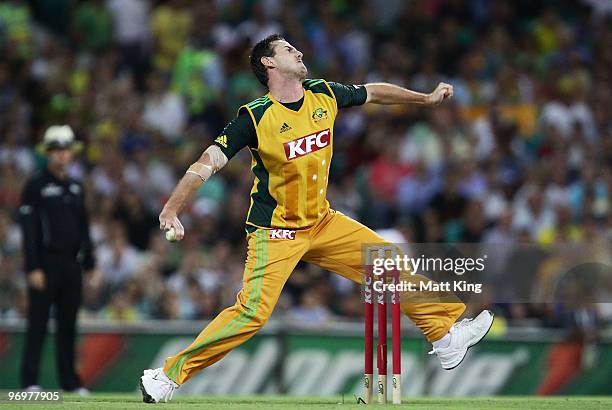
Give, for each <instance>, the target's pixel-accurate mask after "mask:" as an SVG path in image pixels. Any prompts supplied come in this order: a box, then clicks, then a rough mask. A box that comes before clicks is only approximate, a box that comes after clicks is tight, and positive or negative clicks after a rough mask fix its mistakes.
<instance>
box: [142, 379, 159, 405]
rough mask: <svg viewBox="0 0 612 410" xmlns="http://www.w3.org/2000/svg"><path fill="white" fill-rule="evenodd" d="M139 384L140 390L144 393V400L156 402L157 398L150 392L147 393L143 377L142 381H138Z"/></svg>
mask: <svg viewBox="0 0 612 410" xmlns="http://www.w3.org/2000/svg"><path fill="white" fill-rule="evenodd" d="M138 386H139V387H140V392H141V393H142V401H143V402H145V403H152V404H155V403H156V401H155V399H154V398H153V397H151V395H150V394H149V393H147V391H146V390H145V387H144V385H143V384H142V377H141V378H140V381H139V382H138Z"/></svg>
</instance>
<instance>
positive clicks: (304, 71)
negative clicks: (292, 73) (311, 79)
mask: <svg viewBox="0 0 612 410" xmlns="http://www.w3.org/2000/svg"><path fill="white" fill-rule="evenodd" d="M307 75H308V69H307V68H306V66H305V65H304V64H302V66H301V67H300V68H299V69H298V72H297V76H296V77H297V78H298V80H300V81H304V80H305V79H306V76H307Z"/></svg>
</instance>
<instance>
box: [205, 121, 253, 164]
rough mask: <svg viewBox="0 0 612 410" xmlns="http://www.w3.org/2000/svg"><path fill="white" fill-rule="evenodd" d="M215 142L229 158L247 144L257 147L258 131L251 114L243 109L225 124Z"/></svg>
mask: <svg viewBox="0 0 612 410" xmlns="http://www.w3.org/2000/svg"><path fill="white" fill-rule="evenodd" d="M214 144H215V145H216V146H218V147H219V148H221V151H222V152H223V153H224V154H225V156H226V157H227V159H228V160H229V159H231V158H232V157H233V156H234V155H236V153H237V152H238V151H240V150H241V149H242V148H244V147H246V146H249V147H253V148H257V133H256V132H255V127H254V126H253V121H251V118H250V117H249V114H248V113H247V112H246V111H245V110H241V111H240V114H238V116H237V117H236V118H234V119H233V120H231V121H230V122H229V124H227V125H226V126H225V128H224V129H223V131H222V132H221V134H220V135H219V136H218V137H217V138H216V139H215V141H214Z"/></svg>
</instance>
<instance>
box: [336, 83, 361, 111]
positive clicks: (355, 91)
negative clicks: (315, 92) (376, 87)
mask: <svg viewBox="0 0 612 410" xmlns="http://www.w3.org/2000/svg"><path fill="white" fill-rule="evenodd" d="M328 84H329V87H330V88H331V89H332V91H333V92H334V95H335V96H336V103H337V104H338V108H346V107H354V106H356V105H363V104H365V102H366V98H367V97H368V92H367V90H366V88H365V87H364V86H363V85H345V84H340V83H334V82H329V83H328Z"/></svg>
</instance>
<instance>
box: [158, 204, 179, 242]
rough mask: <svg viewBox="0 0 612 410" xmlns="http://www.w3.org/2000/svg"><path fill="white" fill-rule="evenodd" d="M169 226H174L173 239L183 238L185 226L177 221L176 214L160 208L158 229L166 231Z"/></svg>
mask: <svg viewBox="0 0 612 410" xmlns="http://www.w3.org/2000/svg"><path fill="white" fill-rule="evenodd" d="M171 228H174V231H175V233H176V237H175V240H177V241H180V240H181V239H183V237H184V236H185V228H183V224H182V223H181V221H179V219H178V216H177V215H176V214H175V213H173V212H168V211H166V210H162V211H161V213H160V214H159V229H161V230H163V231H167V230H169V229H171Z"/></svg>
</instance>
